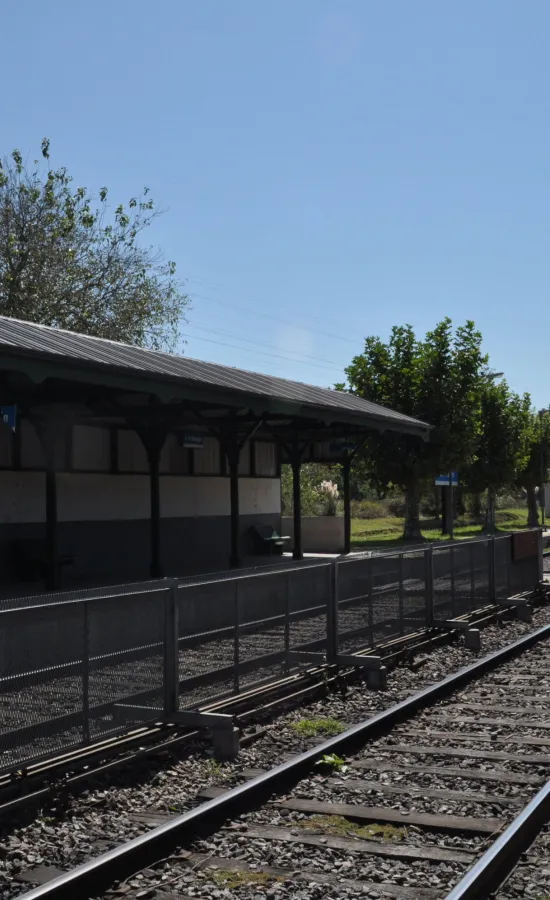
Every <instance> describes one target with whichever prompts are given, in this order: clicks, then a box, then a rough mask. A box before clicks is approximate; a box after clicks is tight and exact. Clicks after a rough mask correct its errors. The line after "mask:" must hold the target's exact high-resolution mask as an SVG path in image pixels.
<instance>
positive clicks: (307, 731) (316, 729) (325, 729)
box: [290, 718, 346, 738]
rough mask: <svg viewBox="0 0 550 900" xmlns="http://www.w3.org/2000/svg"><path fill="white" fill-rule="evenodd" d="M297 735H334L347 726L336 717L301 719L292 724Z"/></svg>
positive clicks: (307, 736) (340, 732)
mask: <svg viewBox="0 0 550 900" xmlns="http://www.w3.org/2000/svg"><path fill="white" fill-rule="evenodd" d="M290 727H291V728H292V730H293V731H295V732H296V734H297V735H299V736H300V737H303V738H311V737H318V736H319V735H323V736H324V737H333V736H334V735H336V734H342V732H343V731H345V730H346V729H345V726H344V725H342V723H341V722H338V721H337V720H336V719H323V718H321V719H300V721H299V722H292V724H291V726H290Z"/></svg>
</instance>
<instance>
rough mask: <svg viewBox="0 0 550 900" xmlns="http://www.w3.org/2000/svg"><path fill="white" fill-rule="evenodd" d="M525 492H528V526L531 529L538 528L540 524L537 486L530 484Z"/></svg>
mask: <svg viewBox="0 0 550 900" xmlns="http://www.w3.org/2000/svg"><path fill="white" fill-rule="evenodd" d="M525 490H526V491H527V524H528V525H529V527H530V528H537V526H538V524H539V511H538V506H537V495H536V494H535V485H534V484H530V485H528V487H527V488H526V489H525Z"/></svg>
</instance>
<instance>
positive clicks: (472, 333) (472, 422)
mask: <svg viewBox="0 0 550 900" xmlns="http://www.w3.org/2000/svg"><path fill="white" fill-rule="evenodd" d="M486 364H487V358H486V357H485V356H484V355H483V354H482V352H481V334H480V333H479V331H477V330H476V328H475V326H474V323H473V322H466V324H465V325H463V326H460V327H458V328H457V329H456V331H454V332H453V327H452V323H451V320H450V319H448V318H446V319H444V320H443V321H442V322H440V323H439V324H438V325H436V327H435V328H434V330H433V331H430V332H428V334H427V335H426V337H425V339H424V340H418V339H417V338H416V336H415V334H414V331H413V329H412V327H411V326H410V325H403V326H395V327H394V328H393V329H392V332H391V335H390V339H389V341H388V343H384V342H383V341H381V340H380V338H378V337H368V338H367V339H366V341H365V349H364V352H363V353H362V354H361V355H360V356H356V357H355V358H354V359H353V360H352V362H351V364H350V365H349V366H348V368H347V369H346V375H347V378H348V384H349V390H350V391H351V392H352V393H354V394H357V395H359V396H361V397H364V398H366V399H369V400H372V401H374V402H375V403H381V404H382V405H384V406H389V407H390V408H392V409H395V410H397V411H398V412H401V413H405V414H406V415H409V416H413V417H414V418H418V419H421V420H423V421H424V422H427V423H428V424H430V425H432V426H433V431H432V433H431V439H430V440H429V441H428V442H424V441H422V440H421V439H419V438H416V437H412V436H409V435H403V434H397V433H391V432H385V433H382V434H381V435H377V436H376V439H374V440H372V441H371V442H369V443H368V445H367V446H366V447H365V449H364V451H363V452H362V459H363V461H364V462H365V464H366V468H367V471H368V473H369V477H370V479H371V481H372V483H373V484H374V485H375V486H376V488H377V489H378V490H380V491H385V490H387V489H388V487H389V486H390V485H391V484H393V485H397V486H399V487H400V488H401V489H402V490H403V491H404V492H405V493H406V495H407V510H406V513H407V518H406V522H405V537H407V538H412V537H419V536H420V528H419V514H418V500H419V493H420V489H421V486H422V482H423V481H426V480H431V479H432V478H433V477H434V476H435V475H437V474H438V473H439V472H441V471H443V472H444V471H448V470H449V469H454V468H457V467H458V466H459V465H461V466H462V465H464V463H466V462H467V461H469V460H470V459H471V458H472V455H473V448H474V445H475V440H476V435H477V431H478V426H479V393H480V389H481V385H482V383H483V381H484V379H486ZM337 387H339V388H340V389H342V388H343V386H342V385H338V386H337Z"/></svg>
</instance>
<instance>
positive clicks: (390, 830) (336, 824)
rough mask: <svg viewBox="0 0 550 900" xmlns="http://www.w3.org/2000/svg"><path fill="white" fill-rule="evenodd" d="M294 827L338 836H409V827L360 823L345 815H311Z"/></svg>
mask: <svg viewBox="0 0 550 900" xmlns="http://www.w3.org/2000/svg"><path fill="white" fill-rule="evenodd" d="M292 826H293V828H304V829H306V830H307V831H314V832H316V833H321V834H334V835H336V836H337V837H357V838H364V839H367V840H379V841H402V840H404V839H405V838H406V836H407V829H406V828H402V827H401V826H397V825H391V824H386V825H377V824H376V823H373V824H369V825H358V824H357V822H353V821H352V820H351V819H346V818H345V816H311V818H309V819H302V820H300V821H298V822H293V823H292Z"/></svg>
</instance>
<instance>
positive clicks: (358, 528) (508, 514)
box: [351, 507, 527, 550]
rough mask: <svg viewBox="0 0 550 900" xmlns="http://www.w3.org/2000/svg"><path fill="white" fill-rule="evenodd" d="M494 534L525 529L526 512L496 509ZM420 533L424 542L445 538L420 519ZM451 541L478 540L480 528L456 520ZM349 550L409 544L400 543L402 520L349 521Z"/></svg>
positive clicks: (432, 523) (432, 524)
mask: <svg viewBox="0 0 550 900" xmlns="http://www.w3.org/2000/svg"><path fill="white" fill-rule="evenodd" d="M496 524H497V530H498V531H499V532H500V533H502V534H505V533H507V532H509V531H517V530H518V529H521V528H526V527H527V510H526V509H523V508H521V507H518V508H511V509H499V510H497V513H496ZM420 530H421V531H422V536H423V537H424V539H425V540H427V541H446V540H448V535H446V534H442V533H441V527H440V526H438V524H437V522H436V521H435V520H434V519H421V520H420ZM454 533H455V538H457V539H463V540H465V539H467V538H473V537H480V536H481V535H482V534H483V526H482V525H472V523H471V522H468V521H465V520H463V519H458V520H457V522H456V523H455V529H454ZM351 541H352V550H368V549H373V548H376V547H381V548H383V549H385V550H386V549H389V548H390V547H393V546H396V547H398V546H400V545H402V544H410V543H411V542H410V541H405V540H403V519H402V518H398V517H397V516H384V517H381V518H379V519H352V520H351Z"/></svg>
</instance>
